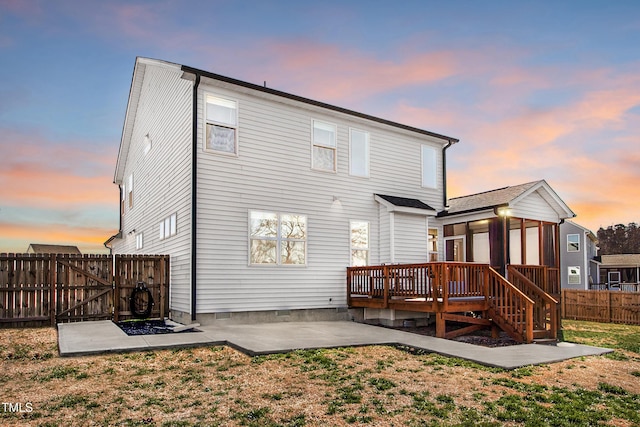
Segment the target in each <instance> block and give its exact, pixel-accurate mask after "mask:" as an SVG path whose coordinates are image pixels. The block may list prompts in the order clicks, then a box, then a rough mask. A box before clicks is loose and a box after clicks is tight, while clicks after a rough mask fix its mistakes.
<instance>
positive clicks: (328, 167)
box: [311, 120, 337, 172]
mask: <svg viewBox="0 0 640 427" xmlns="http://www.w3.org/2000/svg"><path fill="white" fill-rule="evenodd" d="M336 149H337V145H336V127H335V125H332V124H329V123H324V122H318V121H315V120H314V121H313V153H312V158H313V159H312V161H311V162H312V163H311V166H312V168H313V169H318V170H323V171H330V172H335V171H336V157H337V156H336Z"/></svg>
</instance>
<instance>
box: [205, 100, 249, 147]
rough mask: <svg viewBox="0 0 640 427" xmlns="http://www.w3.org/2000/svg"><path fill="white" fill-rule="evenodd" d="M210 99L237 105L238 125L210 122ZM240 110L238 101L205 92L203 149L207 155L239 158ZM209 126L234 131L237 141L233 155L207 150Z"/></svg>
mask: <svg viewBox="0 0 640 427" xmlns="http://www.w3.org/2000/svg"><path fill="white" fill-rule="evenodd" d="M209 99H220V100H222V101H227V102H233V103H235V106H236V117H235V120H236V124H235V125H230V124H229V123H223V122H216V121H214V120H211V121H210V120H208V119H207V104H208V100H209ZM239 109H240V102H239V101H238V100H237V99H230V98H227V97H225V96H220V95H218V94H214V93H211V92H205V94H204V126H203V129H202V132H203V135H202V149H203V151H205V152H207V153H212V154H218V155H221V156H227V157H238V153H239V151H240V147H239V145H240V144H239V136H238V133H239V130H238V129H239V125H238V110H239ZM208 124H213V125H216V126H220V127H225V128H229V129H234V130H235V132H234V136H235V140H234V151H233V153H230V152H228V151H222V150H215V149H213V148H207V125H208Z"/></svg>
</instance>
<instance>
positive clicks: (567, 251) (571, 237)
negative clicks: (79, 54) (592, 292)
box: [560, 221, 600, 290]
mask: <svg viewBox="0 0 640 427" xmlns="http://www.w3.org/2000/svg"><path fill="white" fill-rule="evenodd" d="M597 244H598V239H597V237H596V235H595V234H593V232H591V230H588V229H586V228H584V227H583V226H581V225H579V224H576V223H575V222H573V221H565V222H564V223H562V224H560V251H561V257H560V261H561V263H560V265H561V268H560V277H561V279H560V280H561V284H562V288H563V289H582V290H588V289H590V288H592V287H593V286H594V285H597V284H598V280H599V278H600V273H599V268H600V266H599V264H600V263H599V262H598V261H597V259H596V257H597V255H598V246H597Z"/></svg>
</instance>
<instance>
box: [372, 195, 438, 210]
mask: <svg viewBox="0 0 640 427" xmlns="http://www.w3.org/2000/svg"><path fill="white" fill-rule="evenodd" d="M374 197H375V199H376V201H378V202H379V203H382V204H383V205H385V206H386V207H387V209H388V210H389V211H397V212H406V213H419V214H421V215H435V214H436V210H435V209H434V208H432V207H431V206H429V205H428V204H426V203H425V202H423V201H422V200H418V199H410V198H407V197H398V196H388V195H385V194H374Z"/></svg>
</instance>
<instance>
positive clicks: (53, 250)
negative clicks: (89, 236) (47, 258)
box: [27, 243, 82, 255]
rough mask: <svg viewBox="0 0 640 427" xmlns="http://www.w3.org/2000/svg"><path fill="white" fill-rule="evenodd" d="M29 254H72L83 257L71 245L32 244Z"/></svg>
mask: <svg viewBox="0 0 640 427" xmlns="http://www.w3.org/2000/svg"><path fill="white" fill-rule="evenodd" d="M27 253H28V254H70V255H82V253H81V252H80V249H78V247H77V246H69V245H45V244H41V243H31V244H30V245H29V247H28V248H27Z"/></svg>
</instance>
